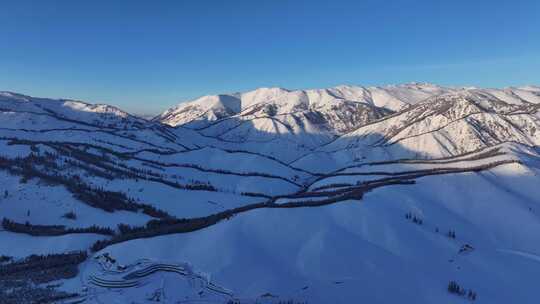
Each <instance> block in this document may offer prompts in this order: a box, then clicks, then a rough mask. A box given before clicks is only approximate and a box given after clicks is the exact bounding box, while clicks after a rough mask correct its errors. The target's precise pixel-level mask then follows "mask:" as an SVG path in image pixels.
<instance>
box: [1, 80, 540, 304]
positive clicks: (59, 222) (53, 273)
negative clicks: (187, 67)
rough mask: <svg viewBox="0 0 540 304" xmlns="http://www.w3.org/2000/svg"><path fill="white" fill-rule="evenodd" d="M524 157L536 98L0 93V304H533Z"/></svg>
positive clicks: (353, 90)
mask: <svg viewBox="0 0 540 304" xmlns="http://www.w3.org/2000/svg"><path fill="white" fill-rule="evenodd" d="M539 146H540V88H539V87H536V86H524V87H519V88H515V87H510V88H504V89H492V88H489V89H484V88H475V87H464V88H448V87H441V86H437V85H433V84H426V83H410V84H402V85H393V86H386V87H360V86H338V87H335V88H327V89H311V90H288V89H282V88H260V89H257V90H254V91H250V92H244V93H231V94H221V95H214V96H203V97H201V98H198V99H196V100H193V101H189V102H185V103H182V104H180V105H178V106H177V107H175V108H172V109H170V110H167V111H166V112H164V113H163V114H161V115H159V116H157V117H155V118H153V119H152V120H145V119H142V118H138V117H135V116H133V115H130V114H129V113H126V112H124V111H122V110H120V109H117V108H115V107H113V106H108V105H92V104H87V103H84V102H80V101H72V100H63V99H61V100H54V99H46V98H35V97H30V96H26V95H22V94H17V93H11V92H0V169H1V170H0V214H1V215H2V219H0V220H2V225H1V228H0V230H1V231H0V297H1V296H2V293H7V292H17V293H19V294H21V297H22V298H21V299H23V300H21V301H23V302H27V303H33V302H37V301H39V300H40V299H43V298H39V297H38V295H36V294H37V293H31V292H29V291H28V288H29V287H28V286H31V288H34V289H35V290H40V289H39V288H45V289H46V290H47V292H46V293H47V294H49V296H50V297H49V298H47V299H51V298H54V297H56V299H57V300H55V301H56V302H57V303H96V304H99V303H156V302H163V303H241V304H244V303H273V304H278V303H321V304H323V303H362V302H364V303H396V302H406V303H467V302H478V303H490V304H491V303H537V299H538V292H537V289H538V288H537V286H536V285H537V283H536V278H537V277H538V275H539V274H540V263H539V261H540V187H538V185H540V148H539ZM62 259H65V263H58V261H62ZM13 282H26V283H24V284H22V283H21V284H20V285H16V286H15V285H13V284H14V283H13ZM10 284H11V285H10ZM17 284H19V283H17ZM28 284H29V285H28ZM50 284H54V286H52V287H49V288H47V287H46V286H47V285H50ZM455 284H457V285H458V289H459V290H458V291H456V290H455ZM6 286H7V287H6ZM449 287H450V288H449ZM17 288H19V289H17ZM25 288H26V289H25ZM473 294H474V296H473ZM60 295H61V296H60Z"/></svg>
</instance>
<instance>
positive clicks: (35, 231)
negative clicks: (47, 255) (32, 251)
mask: <svg viewBox="0 0 540 304" xmlns="http://www.w3.org/2000/svg"><path fill="white" fill-rule="evenodd" d="M2 227H4V229H5V230H7V231H11V232H16V233H24V234H29V235H32V236H59V235H65V234H71V233H96V234H103V235H109V236H112V235H114V230H112V229H111V228H108V227H99V226H96V225H92V226H90V227H85V228H66V226H64V225H33V224H30V223H29V222H26V223H24V224H22V223H17V222H14V221H12V220H9V219H7V218H4V219H3V220H2Z"/></svg>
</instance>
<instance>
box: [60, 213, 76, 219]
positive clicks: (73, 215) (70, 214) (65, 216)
mask: <svg viewBox="0 0 540 304" xmlns="http://www.w3.org/2000/svg"><path fill="white" fill-rule="evenodd" d="M62 217H63V218H67V219H69V220H76V219H77V214H75V212H73V211H70V212H67V213H65V214H64V215H62Z"/></svg>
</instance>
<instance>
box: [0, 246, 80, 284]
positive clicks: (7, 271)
mask: <svg viewBox="0 0 540 304" xmlns="http://www.w3.org/2000/svg"><path fill="white" fill-rule="evenodd" d="M87 258H88V255H87V253H86V251H76V252H71V253H59V254H47V255H31V256H29V257H27V258H25V259H24V260H21V261H17V262H13V263H9V264H3V265H0V278H2V279H9V280H18V279H25V280H26V279H29V280H31V281H33V282H34V283H46V282H50V281H55V280H59V279H67V278H72V277H74V276H76V275H77V273H78V267H77V266H78V265H79V264H80V263H82V262H84V261H85V260H86V259H87Z"/></svg>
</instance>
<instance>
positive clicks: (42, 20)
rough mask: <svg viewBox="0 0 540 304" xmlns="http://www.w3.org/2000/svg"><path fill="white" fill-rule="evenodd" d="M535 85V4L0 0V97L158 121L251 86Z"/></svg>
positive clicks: (538, 54)
mask: <svg viewBox="0 0 540 304" xmlns="http://www.w3.org/2000/svg"><path fill="white" fill-rule="evenodd" d="M410 81H426V82H434V83H438V84H443V85H478V86H490V87H501V86H509V85H519V84H540V1H538V0H529V1H519V0H514V1H497V0H490V1H484V0H474V1H473V0H452V1H448V0H445V1H436V0H425V1H420V0H410V1H391V0H388V1H382V0H377V1H375V0H374V1H361V0H358V1H316V0H312V1H293V0H290V1H279V0H267V1H256V0H249V1H233V0H229V1H205V0H198V1H136V0H132V1H52V0H51V1H41V0H39V1H38V0H36V1H20V0H17V1H2V4H1V5H0V90H11V91H16V92H20V93H25V94H29V95H34V96H42V97H69V98H77V99H82V100H86V101H90V102H105V103H110V104H114V105H118V106H120V107H121V108H124V109H126V110H129V111H132V112H139V113H140V112H148V111H150V112H153V113H155V112H159V111H161V110H163V109H165V108H167V107H168V106H171V105H173V104H176V103H177V102H179V101H181V100H184V99H188V98H193V97H197V96H199V95H205V94H215V93H223V92H232V91H243V90H249V89H253V88H256V87H260V86H282V87H287V88H313V87H329V86H335V85H338V84H360V85H384V84H391V83H403V82H410Z"/></svg>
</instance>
